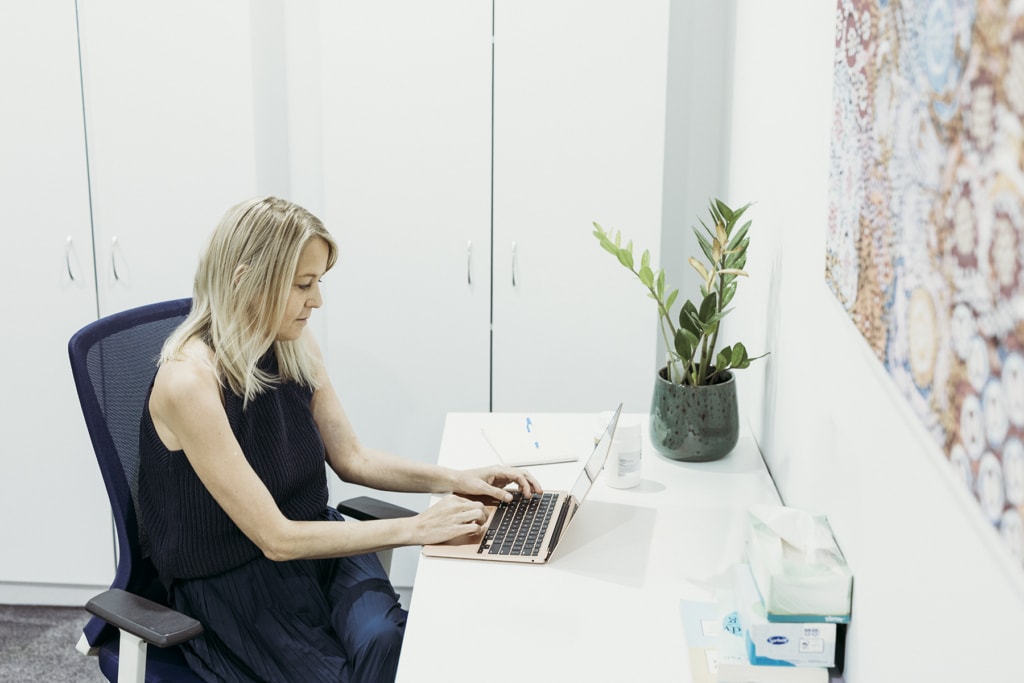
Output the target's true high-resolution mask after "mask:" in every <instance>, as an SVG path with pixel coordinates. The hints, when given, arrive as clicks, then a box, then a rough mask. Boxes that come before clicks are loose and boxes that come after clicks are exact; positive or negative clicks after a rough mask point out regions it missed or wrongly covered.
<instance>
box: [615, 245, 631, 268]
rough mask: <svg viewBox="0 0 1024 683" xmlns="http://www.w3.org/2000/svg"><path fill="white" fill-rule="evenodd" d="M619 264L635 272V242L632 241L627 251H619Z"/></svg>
mask: <svg viewBox="0 0 1024 683" xmlns="http://www.w3.org/2000/svg"><path fill="white" fill-rule="evenodd" d="M618 257H619V263H621V264H622V265H624V266H626V267H627V268H629V269H630V270H633V241H632V240H630V241H629V244H627V245H626V248H625V249H619V253H618Z"/></svg>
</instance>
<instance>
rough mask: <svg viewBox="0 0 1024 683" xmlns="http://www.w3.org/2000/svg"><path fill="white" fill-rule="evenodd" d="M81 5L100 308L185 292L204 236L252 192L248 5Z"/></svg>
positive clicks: (100, 1) (194, 1)
mask: <svg viewBox="0 0 1024 683" xmlns="http://www.w3.org/2000/svg"><path fill="white" fill-rule="evenodd" d="M78 7H79V25H80V37H81V46H82V47H81V49H82V77H83V83H84V92H85V121H86V128H87V132H88V136H89V169H90V182H91V194H92V210H93V227H94V230H95V242H96V247H97V257H96V273H97V277H98V280H99V301H100V311H101V313H103V314H106V313H111V312H114V311H119V310H123V309H126V308H130V307H132V306H137V305H140V304H144V303H150V302H153V301H159V300H162V299H173V298H178V297H183V296H189V295H190V294H191V293H192V278H193V275H194V274H195V267H196V263H197V260H198V257H199V253H200V251H201V250H202V248H203V246H204V244H205V239H206V237H207V236H208V235H209V234H210V232H211V231H212V230H213V227H214V225H216V223H217V221H218V220H219V219H220V217H221V216H222V215H223V213H224V212H225V211H226V210H227V208H228V207H229V206H231V205H233V204H235V203H237V202H240V201H242V200H243V199H247V198H248V197H250V196H252V195H254V194H256V190H257V174H256V159H257V156H256V154H257V152H256V150H257V138H256V133H255V128H256V123H255V121H256V109H255V107H254V87H255V86H254V84H255V83H256V82H257V79H256V76H255V74H254V72H253V60H254V56H253V55H254V51H255V50H256V49H257V48H256V46H255V45H254V44H253V41H252V39H251V35H252V31H251V20H250V3H249V2H247V1H246V0H220V1H218V2H205V1H203V0H186V1H182V2H170V3H148V2H146V3H141V2H135V1H134V0H89V2H82V3H79V4H78Z"/></svg>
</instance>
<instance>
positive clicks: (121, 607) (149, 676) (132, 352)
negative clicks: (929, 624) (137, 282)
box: [68, 299, 415, 683]
mask: <svg viewBox="0 0 1024 683" xmlns="http://www.w3.org/2000/svg"><path fill="white" fill-rule="evenodd" d="M191 304H192V302H191V299H178V300H175V301H165V302H161V303H155V304H150V305H147V306H141V307H139V308H134V309H131V310H127V311H123V312H121V313H115V314H113V315H110V316H107V317H105V318H101V319H99V320H97V321H95V322H93V323H90V324H89V325H87V326H85V327H83V328H82V329H81V330H79V331H78V332H76V333H75V334H74V336H72V337H71V340H70V341H69V342H68V355H69V356H70V360H71V371H72V375H73V377H74V380H75V387H76V388H77V390H78V399H79V402H80V403H81V406H82V413H83V415H84V416H85V423H86V427H87V428H88V432H89V437H90V439H91V441H92V445H93V450H94V451H95V454H96V460H97V462H98V464H99V467H100V472H101V473H102V475H103V483H104V485H105V486H106V489H107V496H108V497H109V499H110V506H111V509H112V511H113V520H114V528H115V530H116V532H117V543H118V555H117V558H118V559H117V569H116V573H115V576H114V579H113V581H112V582H111V585H110V588H109V589H108V590H107V591H105V592H103V593H101V594H99V595H97V596H95V597H93V598H92V599H91V600H89V602H88V603H87V604H86V609H87V610H88V611H89V612H90V614H92V615H94V616H93V618H91V619H90V620H89V622H88V623H87V624H86V626H85V628H84V629H83V633H82V637H81V639H80V640H79V643H78V650H79V651H81V652H83V653H85V654H89V655H96V656H97V657H98V659H99V666H100V671H101V672H102V673H103V675H104V676H105V677H106V678H107V680H109V681H115V680H116V681H118V682H119V683H124V682H127V681H147V682H161V683H170V682H173V683H193V682H195V683H198V681H199V680H200V679H199V678H198V677H197V676H195V675H194V674H193V673H192V671H191V670H190V669H189V668H188V664H187V663H186V662H185V657H184V655H183V654H182V652H181V649H180V648H179V647H178V646H179V645H180V644H181V643H183V642H186V641H188V640H190V639H191V638H194V637H196V636H197V635H199V634H200V633H202V630H203V627H202V625H201V624H200V623H199V622H198V621H196V620H195V619H192V618H190V617H188V616H186V615H184V614H181V613H179V612H176V611H175V610H173V609H171V608H170V607H168V606H167V595H166V592H165V590H164V588H163V586H162V584H161V583H160V581H159V580H158V579H157V574H156V570H155V569H154V567H153V565H152V563H151V562H150V561H149V559H148V558H146V557H144V556H143V553H142V542H143V539H144V538H145V529H143V528H141V527H140V526H139V522H138V518H137V517H136V512H135V511H136V497H137V495H138V490H137V489H138V474H139V450H138V449H139V421H140V419H141V417H142V409H143V402H144V400H145V397H146V392H147V391H148V390H149V384H150V382H151V381H152V379H153V374H154V373H155V372H156V361H157V358H158V357H159V355H160V349H161V347H162V346H163V343H164V340H165V339H166V338H167V337H168V335H169V334H170V333H171V332H172V331H173V330H174V328H176V327H177V326H178V325H179V324H180V323H181V322H182V321H183V320H184V319H185V316H186V315H188V312H189V310H190V308H191ZM337 507H338V510H339V511H340V512H341V513H342V514H343V515H345V516H346V517H349V518H351V519H360V520H366V519H383V518H392V517H407V516H411V515H413V514H415V513H414V512H412V511H411V510H407V509H405V508H401V507H398V506H396V505H391V504H390V503H386V502H384V501H379V500H375V499H372V498H368V497H365V496H360V497H358V498H353V499H350V500H347V501H344V502H342V503H339V504H338V506H337ZM382 561H383V562H384V564H385V570H387V569H388V565H389V564H390V558H389V557H384V558H382ZM148 645H156V646H157V647H156V648H149V647H148Z"/></svg>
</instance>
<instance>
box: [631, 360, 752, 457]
mask: <svg viewBox="0 0 1024 683" xmlns="http://www.w3.org/2000/svg"><path fill="white" fill-rule="evenodd" d="M665 376H666V375H665V368H662V369H661V371H660V372H659V373H658V376H657V378H656V379H655V384H654V396H653V398H652V399H651V442H652V444H653V445H654V447H655V449H657V451H658V452H659V453H661V454H662V455H664V456H665V457H667V458H671V459H673V460H685V461H687V462H706V461H709V460H718V459H719V458H723V457H725V456H726V455H728V454H729V453H730V452H731V451H732V449H733V448H735V447H736V442H737V441H739V436H740V421H739V406H738V404H737V401H736V379H735V377H734V376H733V374H732V373H731V372H725V373H723V376H724V377H725V380H724V381H722V382H719V383H718V384H711V385H708V386H699V387H695V386H689V385H679V384H675V383H673V382H669V381H668V380H667V379H665Z"/></svg>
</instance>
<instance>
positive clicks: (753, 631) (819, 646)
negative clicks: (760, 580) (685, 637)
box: [736, 564, 836, 667]
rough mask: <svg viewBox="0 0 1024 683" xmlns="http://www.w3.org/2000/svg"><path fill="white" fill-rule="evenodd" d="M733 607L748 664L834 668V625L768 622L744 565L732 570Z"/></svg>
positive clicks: (752, 577) (758, 595) (748, 570)
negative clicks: (744, 637) (734, 584)
mask: <svg viewBox="0 0 1024 683" xmlns="http://www.w3.org/2000/svg"><path fill="white" fill-rule="evenodd" d="M736 606H737V611H738V613H739V619H740V625H741V626H742V628H743V630H744V632H745V633H746V649H747V658H748V659H749V660H750V663H751V664H781V665H792V666H824V667H831V666H834V665H835V661H836V625H835V624H832V623H825V622H821V621H816V622H781V623H780V622H772V621H768V619H767V617H766V615H765V611H764V603H763V602H761V595H760V593H758V591H757V586H755V585H754V576H753V574H752V573H751V571H750V566H749V565H747V564H740V565H737V566H736Z"/></svg>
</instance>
